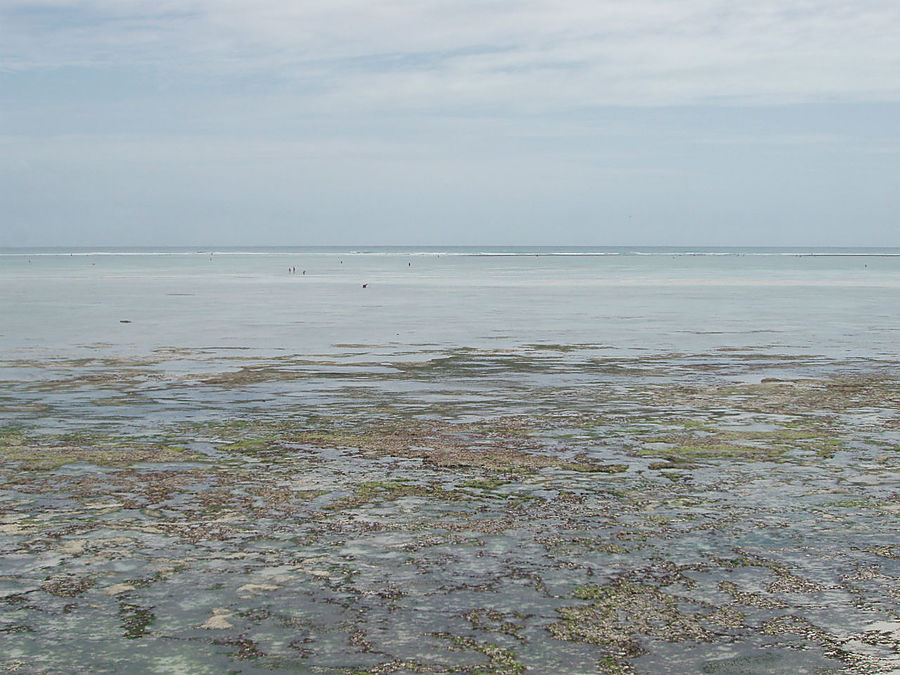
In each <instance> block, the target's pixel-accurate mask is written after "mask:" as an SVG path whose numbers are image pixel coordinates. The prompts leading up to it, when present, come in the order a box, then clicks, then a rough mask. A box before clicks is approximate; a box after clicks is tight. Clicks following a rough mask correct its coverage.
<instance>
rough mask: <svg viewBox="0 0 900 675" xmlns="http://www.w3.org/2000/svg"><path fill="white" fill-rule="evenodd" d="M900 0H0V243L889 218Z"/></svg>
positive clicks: (412, 234) (468, 235)
mask: <svg viewBox="0 0 900 675" xmlns="http://www.w3.org/2000/svg"><path fill="white" fill-rule="evenodd" d="M898 35H900V2H897V0H790V1H788V0H781V1H778V0H755V1H754V2H748V3H737V2H733V0H728V1H723V0H671V1H670V0H629V1H628V2H623V1H621V0H616V1H613V2H611V1H607V0H523V1H521V2H512V1H505V2H501V1H499V0H453V1H450V0H445V1H443V2H438V1H436V0H385V1H381V0H305V1H303V2H289V1H287V0H181V1H178V2H176V1H173V0H157V1H156V2H152V3H151V2H146V1H145V0H84V1H67V0H50V1H46V2H45V1H42V0H0V246H5V247H11V246H213V245H218V246H245V245H289V246H302V245H473V246H478V245H566V246H575V245H585V246H604V245H609V246H615V245H704V246H753V245H758V246H765V245H772V246H828V245H832V246H853V245H859V246H898V245H900V189H898V186H900V39H898V37H897V36H898Z"/></svg>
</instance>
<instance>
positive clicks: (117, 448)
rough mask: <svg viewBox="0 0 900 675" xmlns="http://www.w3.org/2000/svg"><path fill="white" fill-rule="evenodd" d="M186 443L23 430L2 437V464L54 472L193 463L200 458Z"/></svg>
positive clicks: (29, 469) (0, 438)
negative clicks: (32, 434)
mask: <svg viewBox="0 0 900 675" xmlns="http://www.w3.org/2000/svg"><path fill="white" fill-rule="evenodd" d="M200 458H201V456H199V455H196V454H194V453H192V452H190V451H189V450H187V449H186V448H185V447H183V446H179V445H152V444H145V443H135V444H131V443H128V442H127V441H123V440H118V439H115V440H110V439H102V438H98V437H97V436H90V437H88V436H84V437H80V436H73V435H69V436H59V437H40V438H35V437H27V436H25V434H24V433H22V432H16V433H7V434H5V435H3V436H2V437H0V463H4V464H5V463H9V464H14V465H16V466H17V467H18V468H19V469H23V470H26V471H51V470H53V469H58V468H60V467H62V466H65V465H67V464H75V463H86V464H95V465H97V466H107V467H121V466H130V465H133V464H138V463H141V462H190V461H195V460H197V459H200Z"/></svg>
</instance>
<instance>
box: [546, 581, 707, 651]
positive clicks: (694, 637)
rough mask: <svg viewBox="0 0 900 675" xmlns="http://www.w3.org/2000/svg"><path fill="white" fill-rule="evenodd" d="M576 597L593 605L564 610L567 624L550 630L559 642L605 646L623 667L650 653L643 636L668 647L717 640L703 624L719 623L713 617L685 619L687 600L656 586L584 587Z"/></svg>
mask: <svg viewBox="0 0 900 675" xmlns="http://www.w3.org/2000/svg"><path fill="white" fill-rule="evenodd" d="M573 595H574V597H575V598H577V599H579V600H587V601H590V604H588V605H580V606H572V607H563V608H561V609H559V610H558V611H559V613H560V615H561V617H562V619H561V620H560V621H558V622H557V623H554V624H551V625H550V626H549V627H548V630H549V631H550V633H551V634H552V635H553V637H555V638H557V639H559V640H570V641H575V642H587V643H590V644H595V645H600V646H602V647H604V648H606V649H607V651H608V652H610V653H609V654H608V656H611V657H613V658H615V659H619V660H622V661H621V662H620V663H621V665H624V659H627V658H632V657H635V656H638V655H640V654H642V653H643V652H644V648H643V647H642V646H641V643H640V638H641V637H642V636H643V637H646V638H653V639H657V640H665V641H667V642H682V641H686V640H691V641H698V642H705V641H708V640H710V639H711V638H712V636H713V633H712V632H711V631H710V630H709V629H708V628H706V627H705V626H704V625H703V623H702V621H703V620H705V619H706V620H709V619H715V617H714V616H713V615H712V614H710V615H701V614H685V613H683V612H682V611H681V610H680V609H679V603H681V602H682V601H681V599H679V598H677V597H675V596H673V595H670V594H668V593H665V592H663V591H661V590H660V589H659V588H657V587H655V586H647V585H641V584H636V583H632V582H629V581H623V580H618V581H615V582H613V583H612V584H611V585H609V586H596V585H585V586H580V587H578V588H577V589H575V592H574V594H573Z"/></svg>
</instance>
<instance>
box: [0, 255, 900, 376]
mask: <svg viewBox="0 0 900 675" xmlns="http://www.w3.org/2000/svg"><path fill="white" fill-rule="evenodd" d="M292 269H295V270H296V271H295V272H293V271H291V270H292ZM898 308H900V249H685V248H645V249H639V248H631V249H628V248H590V249H589V248H478V249H475V248H471V249H470V248H429V249H423V248H374V247H373V248H296V249H243V250H238V249H231V250H201V249H160V250H149V249H115V250H113V249H110V250H85V249H80V250H74V249H73V250H68V249H39V250H9V249H7V250H5V251H2V252H0V352H2V353H4V354H6V355H8V356H24V355H28V354H29V353H41V354H43V355H44V356H47V355H59V356H76V355H77V354H78V353H80V352H81V351H83V350H85V349H90V350H92V351H93V352H96V351H97V350H98V349H100V350H101V351H106V352H109V353H111V354H113V353H114V354H131V355H134V354H141V353H146V352H148V351H151V350H154V349H160V348H171V347H176V348H211V349H221V350H223V353H225V352H226V350H229V349H236V348H237V349H243V350H247V351H250V352H253V353H258V354H259V355H267V354H277V353H291V354H309V353H315V354H327V353H330V352H334V351H336V350H340V349H342V348H344V346H345V345H368V346H371V347H373V348H378V349H383V350H385V351H386V352H395V353H398V352H402V351H404V350H407V349H416V348H419V347H422V346H432V347H473V348H491V349H501V350H502V349H515V348H519V347H522V346H523V345H534V344H538V345H591V346H593V347H595V348H597V347H602V348H605V349H608V350H609V353H610V354H626V353H630V354H640V353H655V354H666V353H705V352H709V351H712V350H718V349H723V348H737V349H755V350H762V351H771V352H773V353H781V354H784V353H787V354H793V353H797V354H806V355H809V354H821V355H823V356H828V357H830V358H843V357H860V358H890V359H894V358H898V357H900V311H898Z"/></svg>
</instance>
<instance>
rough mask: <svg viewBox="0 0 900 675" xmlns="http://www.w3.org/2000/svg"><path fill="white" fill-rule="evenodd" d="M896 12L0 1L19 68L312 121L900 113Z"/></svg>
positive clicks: (532, 1) (696, 1)
mask: <svg viewBox="0 0 900 675" xmlns="http://www.w3.org/2000/svg"><path fill="white" fill-rule="evenodd" d="M898 34H900V4H898V3H896V2H895V1H894V0H861V1H857V2H846V1H843V0H806V1H798V2H791V3H785V2H783V1H781V0H760V1H758V2H754V3H731V2H721V1H713V0H683V1H681V2H670V1H662V0H633V1H632V2H628V3H622V2H608V1H601V2H588V1H586V0H564V1H562V2H560V1H559V0H557V1H556V2H550V1H548V0H529V1H526V2H519V3H515V4H512V3H507V2H496V1H491V0H462V1H459V2H453V3H450V2H436V1H433V0H432V1H429V0H424V1H416V2H409V1H405V0H397V1H394V2H378V3H374V2H371V1H369V0H343V1H340V0H338V1H334V0H329V1H328V2H320V1H315V0H313V1H310V2H303V3H292V4H288V3H284V2H281V1H277V2H276V1H274V0H254V1H253V2H249V1H246V0H195V1H194V2H165V1H163V2H158V3H153V4H149V3H145V2H136V1H135V0H116V1H113V0H91V1H87V2H64V1H61V0H60V1H56V2H43V3H35V2H31V1H29V2H27V3H25V2H21V1H20V0H15V1H11V0H5V1H2V2H0V64H2V68H3V69H4V70H6V71H7V72H23V71H33V70H48V69H58V68H62V67H81V68H93V69H121V68H123V67H125V68H128V67H131V68H144V69H150V70H152V71H153V72H156V73H158V74H159V75H160V77H165V78H170V79H174V80H176V81H177V80H179V79H181V78H184V79H185V80H186V81H189V80H191V79H194V78H199V79H203V80H206V81H208V82H215V83H219V84H221V85H222V86H226V85H228V83H230V82H233V81H235V80H239V79H241V78H247V77H252V78H253V79H254V80H255V81H256V82H257V83H258V85H259V83H262V84H264V85H265V86H268V87H270V88H271V89H273V90H278V91H282V92H295V93H296V94H297V95H299V96H303V97H304V100H305V101H306V102H307V104H308V106H309V107H310V109H313V110H323V111H325V110H335V109H349V110H401V111H402V110H414V111H428V110H443V111H447V110H456V109H461V110H471V109H478V110H500V111H502V110H511V109H515V110H519V111H536V112H543V111H547V110H559V109H572V108H580V107H591V106H616V105H684V104H708V103H714V104H720V103H725V104H734V103H741V104H746V103H749V104H785V103H796V102H817V101H836V100H837V101H897V100H900V79H898V78H897V76H896V74H897V72H900V41H898V40H897V39H896V36H897V35H898Z"/></svg>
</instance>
